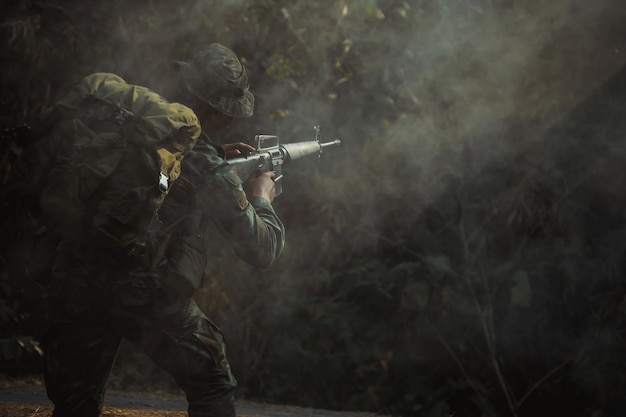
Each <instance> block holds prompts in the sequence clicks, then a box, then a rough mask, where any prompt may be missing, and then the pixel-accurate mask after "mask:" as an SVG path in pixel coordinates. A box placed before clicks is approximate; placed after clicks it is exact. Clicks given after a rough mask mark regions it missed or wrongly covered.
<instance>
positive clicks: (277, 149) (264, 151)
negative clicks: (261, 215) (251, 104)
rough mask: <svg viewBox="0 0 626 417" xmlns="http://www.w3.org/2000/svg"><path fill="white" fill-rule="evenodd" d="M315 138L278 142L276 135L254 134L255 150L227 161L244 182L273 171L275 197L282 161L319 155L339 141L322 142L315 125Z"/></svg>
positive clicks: (317, 127)
mask: <svg viewBox="0 0 626 417" xmlns="http://www.w3.org/2000/svg"><path fill="white" fill-rule="evenodd" d="M314 128H315V140H311V141H306V142H294V143H284V144H282V145H281V144H280V143H279V141H278V136H273V135H256V136H255V137H254V140H255V145H256V151H254V152H250V154H248V155H244V156H240V157H237V158H233V159H229V160H228V161H227V162H228V164H229V165H232V166H234V167H236V168H237V174H238V175H239V177H240V178H241V179H242V180H243V181H244V182H246V181H247V180H248V179H249V178H250V177H252V176H256V175H259V174H260V173H263V172H268V171H274V172H275V173H276V177H275V178H274V182H275V183H276V197H278V196H279V195H280V194H281V193H282V192H283V187H282V182H281V181H280V180H281V179H282V177H283V171H282V167H283V164H284V163H287V162H290V161H293V160H295V159H299V158H302V157H305V156H309V155H318V156H321V155H322V152H323V150H324V148H326V147H329V146H334V145H339V144H340V143H341V141H340V140H339V139H335V140H333V141H330V142H326V143H322V142H321V138H320V127H319V126H315V127H314Z"/></svg>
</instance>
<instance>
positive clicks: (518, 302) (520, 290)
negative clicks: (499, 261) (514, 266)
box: [511, 271, 532, 307]
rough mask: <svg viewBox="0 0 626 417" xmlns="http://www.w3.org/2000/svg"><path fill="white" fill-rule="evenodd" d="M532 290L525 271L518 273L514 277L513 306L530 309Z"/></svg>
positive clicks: (512, 289)
mask: <svg viewBox="0 0 626 417" xmlns="http://www.w3.org/2000/svg"><path fill="white" fill-rule="evenodd" d="M531 296H532V290H531V289H530V282H529V281H528V275H527V274H526V272H524V271H517V272H516V273H515V275H514V276H513V287H512V288H511V305H512V306H516V307H529V306H530V299H531Z"/></svg>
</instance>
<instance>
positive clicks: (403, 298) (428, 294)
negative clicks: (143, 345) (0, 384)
mask: <svg viewBox="0 0 626 417" xmlns="http://www.w3.org/2000/svg"><path fill="white" fill-rule="evenodd" d="M2 10H3V12H2V16H1V18H0V34H1V38H0V51H1V56H2V60H1V61H0V70H1V74H2V77H0V91H1V92H2V94H0V127H1V128H3V129H4V128H10V127H16V126H21V125H23V124H24V123H31V122H32V121H33V120H34V119H35V118H36V115H37V114H38V113H39V112H40V111H41V110H42V109H43V108H45V107H46V106H49V105H50V104H51V103H53V102H54V100H55V99H56V98H58V97H59V96H60V95H61V94H63V93H64V92H65V91H66V89H67V88H69V87H70V86H72V85H73V84H75V83H77V82H78V81H79V80H80V79H81V78H82V77H83V76H85V75H87V74H89V73H91V72H95V71H110V72H115V73H117V74H119V75H120V76H122V77H123V78H124V79H126V80H127V81H128V82H130V83H135V84H140V85H145V86H148V87H150V88H152V89H154V90H155V91H157V92H160V93H162V94H164V95H165V96H167V92H168V91H170V89H171V88H172V82H173V80H174V79H175V78H174V77H175V74H174V72H173V66H172V62H173V61H176V60H186V59H189V58H190V57H191V55H192V54H193V53H194V52H196V51H197V50H200V49H202V48H204V47H205V46H206V45H207V44H208V43H211V42H221V43H223V44H225V45H227V46H229V47H230V48H231V49H233V50H234V51H235V52H236V53H237V54H238V55H239V56H240V57H241V58H242V60H243V61H244V63H245V65H246V66H247V68H248V70H249V73H250V76H251V80H252V91H253V92H254V93H255V96H256V98H257V106H256V109H255V115H254V116H253V117H252V118H250V119H245V120H242V121H241V122H240V123H238V124H237V125H234V126H232V127H231V129H230V130H229V131H228V132H226V133H225V134H224V137H222V138H219V139H220V141H225V142H228V141H239V140H243V141H247V142H249V143H251V141H252V139H253V137H254V135H255V134H259V133H265V134H276V135H278V136H279V137H280V139H281V141H283V142H291V141H301V140H311V139H312V138H313V136H314V130H313V126H314V125H316V124H319V125H321V131H322V137H323V138H325V139H328V140H330V139H334V138H340V139H341V140H342V142H343V144H342V146H341V148H340V149H334V150H332V152H331V151H328V152H326V153H325V154H324V155H323V157H322V158H321V159H319V160H315V161H308V162H306V163H304V164H302V165H300V166H298V167H296V166H290V167H288V168H286V170H285V175H286V178H285V183H284V195H282V196H281V197H280V198H279V199H277V200H276V202H275V207H276V209H277V211H278V212H279V214H280V216H281V218H282V219H283V220H284V222H285V224H286V227H287V233H288V235H287V247H286V249H285V252H284V255H283V257H282V258H281V259H280V261H279V262H278V264H277V265H276V266H275V267H274V268H272V269H271V270H270V271H265V272H259V271H255V270H252V269H250V268H247V267H246V266H245V265H244V264H243V263H241V262H238V261H237V259H236V257H235V256H233V255H232V254H231V253H230V252H229V251H228V250H225V249H223V248H224V245H222V244H221V242H219V241H217V240H216V244H215V249H214V250H213V260H214V262H212V263H211V265H210V267H209V270H208V271H207V278H206V283H205V287H204V288H203V289H202V290H201V291H200V292H199V293H198V294H197V300H198V302H199V304H200V305H201V306H202V308H203V309H204V310H205V312H206V313H207V314H208V315H209V316H210V317H211V318H213V320H214V321H215V322H216V323H217V324H218V325H219V326H220V327H221V328H222V329H223V331H224V333H225V335H226V338H227V342H228V344H229V354H230V360H231V364H232V367H233V370H234V372H235V374H236V376H237V378H238V380H239V383H240V385H241V391H240V394H241V396H243V397H245V398H248V399H255V400H261V401H265V402H274V403H288V404H297V405H304V406H313V407H318V408H328V409H335V410H367V411H375V412H381V413H388V414H394V415H403V416H415V417H439V416H452V415H454V416H481V415H483V416H499V417H503V416H543V415H546V416H565V415H567V416H569V417H575V416H581V417H582V416H585V417H609V416H610V417H620V416H624V415H626V405H625V401H624V398H626V361H625V360H624V357H625V356H624V355H625V352H626V335H625V333H624V331H625V330H626V327H625V319H626V315H625V314H626V292H625V291H624V289H625V285H626V282H625V281H624V273H625V270H626V263H625V258H624V256H625V253H626V252H625V251H626V223H625V220H626V193H625V190H626V176H625V175H624V169H625V167H626V137H625V135H626V112H625V110H626V67H625V66H624V65H625V64H626V27H625V26H624V22H626V7H624V3H623V1H621V0H597V1H594V2H587V1H582V0H578V1H577V0H552V1H543V0H527V1H524V2H514V1H510V0H472V1H469V0H448V1H443V0H413V1H398V0H340V1H332V0H321V1H318V2H309V1H304V0H292V1H287V0H256V1H253V0H233V1H229V2H220V1H211V0H185V1H177V2H172V1H167V2H166V1H157V0H152V1H149V0H135V1H128V0H124V1H122V0H109V1H106V2H104V1H100V2H98V1H93V0H80V1H77V0H65V1H63V0H57V1H31V0H17V1H12V2H8V1H5V2H4V4H3V6H2ZM1 150H2V154H1V155H0V157H1V158H2V160H1V161H2V162H1V164H2V165H1V167H2V172H1V173H0V178H1V179H2V184H3V186H2V196H1V197H0V209H1V210H2V212H1V213H0V218H1V223H2V235H0V237H1V241H0V245H1V249H2V257H1V258H0V265H2V270H1V275H0V321H1V324H0V338H1V340H0V361H1V363H2V369H3V370H4V371H5V372H6V373H10V374H20V373H23V372H32V371H33V370H34V369H36V364H37V362H38V353H39V347H38V337H39V336H40V331H41V329H40V327H41V320H40V318H41V316H40V315H41V312H42V307H41V298H40V297H41V292H42V288H43V287H44V286H45V273H42V272H41V271H39V269H41V268H40V265H38V264H37V261H36V259H37V258H36V257H35V256H34V255H33V254H34V253H37V250H38V248H37V247H34V246H33V244H32V241H27V242H26V243H24V241H23V239H21V237H22V236H30V233H32V231H33V230H31V229H32V228H33V227H34V226H33V219H32V217H31V216H30V215H29V214H28V212H27V211H25V210H24V208H23V207H21V206H20V204H21V201H20V200H19V198H18V196H19V190H20V178H21V177H20V172H19V167H20V159H21V158H22V157H23V155H20V154H19V148H18V147H16V146H14V145H11V144H10V143H9V141H5V142H3V143H2V147H1ZM216 239H217V238H216ZM16 260H18V262H15V261H16ZM15 264H18V265H20V267H18V268H15V267H14V266H12V267H10V265H15ZM110 385H111V386H112V387H114V388H124V389H149V390H157V389H159V390H176V387H175V386H174V384H173V382H172V381H171V380H170V379H169V378H168V377H167V376H166V375H164V374H163V373H162V372H161V371H159V370H158V369H155V368H154V366H153V365H152V364H151V363H150V362H149V361H148V360H147V359H146V358H144V357H143V356H141V355H140V354H138V353H137V352H135V351H134V350H133V349H132V348H131V347H130V346H126V345H124V346H123V348H122V351H121V353H120V358H119V360H118V362H117V363H116V367H115V370H114V374H113V376H112V378H111V381H110Z"/></svg>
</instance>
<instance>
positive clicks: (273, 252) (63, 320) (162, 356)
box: [44, 142, 284, 417]
mask: <svg viewBox="0 0 626 417" xmlns="http://www.w3.org/2000/svg"><path fill="white" fill-rule="evenodd" d="M219 153H220V152H219V149H218V148H215V147H213V146H211V145H208V144H207V143H205V142H200V143H198V144H196V147H195V148H194V150H193V151H192V152H191V153H190V154H188V155H187V156H186V157H185V159H184V160H183V170H182V172H183V175H182V176H181V178H179V179H178V180H177V182H176V184H175V186H174V187H173V189H172V190H171V191H170V195H169V196H168V197H167V198H166V200H165V203H164V205H163V206H162V207H161V209H160V210H159V225H160V226H159V230H160V233H159V234H158V235H157V237H156V238H155V240H154V241H155V242H157V243H158V242H163V241H164V240H167V241H168V244H167V245H166V246H165V247H166V248H167V249H166V250H165V253H164V256H163V260H162V261H161V260H160V259H155V257H156V258H159V255H158V254H157V252H158V250H157V249H156V248H158V246H159V245H158V244H155V245H154V247H155V249H154V250H152V251H149V252H148V253H147V255H149V257H151V258H152V259H149V260H146V259H145V258H139V257H137V256H135V255H133V254H131V253H121V252H103V251H101V250H95V249H91V248H89V247H84V246H79V245H77V244H72V243H68V242H63V243H62V244H61V245H60V246H59V248H58V253H57V261H56V264H55V267H54V269H53V274H52V283H51V285H50V288H49V300H50V306H51V307H52V308H51V311H52V326H51V329H50V332H49V334H48V336H47V338H46V340H45V341H44V346H45V366H44V368H45V371H44V374H45V379H46V388H47V391H48V396H49V398H50V399H51V400H52V401H53V402H54V403H55V411H54V414H53V416H57V417H58V416H98V415H99V413H100V411H101V408H102V402H103V398H104V391H105V384H106V381H107V377H108V374H109V371H110V369H111V366H112V364H113V361H114V359H115V355H116V352H117V349H118V346H119V344H120V341H121V339H122V338H125V339H127V340H129V341H131V342H132V343H133V344H135V345H136V346H137V347H139V348H140V349H142V350H143V351H144V352H145V353H146V354H147V355H148V356H149V357H150V358H152V359H153V360H154V362H155V363H156V364H157V365H159V366H160V367H161V368H163V369H165V370H166V371H167V372H169V373H170V374H171V375H172V376H173V377H174V379H175V380H176V382H177V383H178V384H179V385H180V387H181V388H182V389H183V390H184V391H185V393H186V396H187V400H188V402H189V415H190V416H192V417H199V416H234V415H235V411H234V406H233V401H234V391H235V387H236V381H235V378H234V377H233V375H232V374H231V371H230V367H229V364H228V361H227V359H226V354H225V344H224V338H223V336H222V333H221V331H220V330H219V329H218V328H217V327H216V326H215V325H214V324H213V323H212V322H211V321H210V320H209V319H208V318H207V317H206V316H205V315H204V314H203V313H202V312H201V311H200V310H199V308H198V307H197V305H196V304H195V303H194V301H193V300H192V299H191V296H192V294H193V292H194V291H195V289H197V288H198V286H199V285H200V284H201V280H202V276H203V270H204V268H205V264H206V262H207V261H208V259H207V256H208V254H207V250H206V243H207V242H208V241H209V240H210V239H211V238H212V237H213V236H215V234H216V233H220V234H222V235H223V236H225V237H226V238H227V239H228V241H230V242H232V244H233V249H234V250H235V252H236V253H237V254H238V255H239V256H240V257H241V258H242V259H244V260H245V261H246V262H249V263H251V264H252V265H254V266H257V267H261V268H266V267H269V266H270V265H271V264H272V263H273V262H274V260H275V259H276V258H277V257H278V256H279V255H280V253H281V251H282V248H283V245H284V227H283V225H282V223H281V222H280V220H279V219H278V217H277V215H276V213H275V212H274V210H273V208H272V206H271V205H270V203H269V202H268V201H266V200H264V199H261V198H257V199H255V200H253V201H248V200H247V199H246V195H245V193H244V191H243V189H242V185H241V180H240V179H239V177H238V176H237V175H236V174H235V173H233V171H232V170H231V169H230V168H229V166H228V165H227V164H226V163H225V161H224V159H222V156H223V155H220V154H219ZM182 212H184V213H185V215H184V216H183V215H181V213H182ZM146 263H152V264H155V263H156V264H158V266H157V267H156V268H150V267H147V266H146Z"/></svg>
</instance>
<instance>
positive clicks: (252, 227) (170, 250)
mask: <svg viewBox="0 0 626 417" xmlns="http://www.w3.org/2000/svg"><path fill="white" fill-rule="evenodd" d="M206 139H207V138H206V137H204V138H203V140H199V141H198V143H197V144H196V146H195V147H194V149H193V150H192V151H191V153H189V154H188V155H187V156H186V157H185V158H184V159H183V163H182V175H181V177H180V178H179V179H178V180H177V181H176V184H175V185H174V187H173V188H172V190H171V191H170V193H169V195H168V197H167V198H166V199H165V202H164V203H163V206H162V207H161V208H160V209H159V213H158V219H159V225H160V231H161V233H162V234H163V235H165V236H167V237H168V240H167V246H166V248H167V249H166V251H165V262H164V263H163V265H161V274H160V275H161V279H162V280H163V283H164V284H166V286H168V287H170V286H174V287H175V288H176V292H178V293H180V294H181V295H182V296H190V295H191V294H192V293H193V291H194V290H195V289H197V288H198V287H199V286H200V284H201V280H202V277H203V274H204V269H205V266H206V263H207V262H208V256H209V254H208V249H207V246H208V242H209V241H210V240H211V239H214V238H216V236H215V234H216V233H219V234H221V235H222V237H224V238H225V239H226V240H227V241H228V242H229V243H230V245H231V246H232V248H233V249H234V251H235V252H236V254H237V255H238V256H239V257H240V258H241V259H242V260H244V261H245V262H247V263H249V264H251V265H252V266H255V267H257V268H261V269H266V268H269V267H270V266H271V265H272V264H273V263H274V261H275V260H276V259H277V258H278V257H279V256H280V254H281V252H282V250H283V247H284V236H285V229H284V226H283V224H282V222H281V221H280V219H279V218H278V216H277V215H276V212H275V211H274V209H273V208H272V206H271V204H270V203H269V202H268V201H266V200H265V199H262V198H256V199H254V200H252V201H248V200H247V198H246V194H245V192H244V190H243V188H242V181H241V179H240V178H239V177H238V176H237V175H236V174H235V173H234V172H233V170H232V168H231V167H230V166H229V165H228V164H227V163H226V161H225V160H224V159H223V155H222V154H221V153H222V152H221V149H220V148H217V147H214V146H212V145H209V144H208V143H207V141H206ZM167 284H169V285H167Z"/></svg>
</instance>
